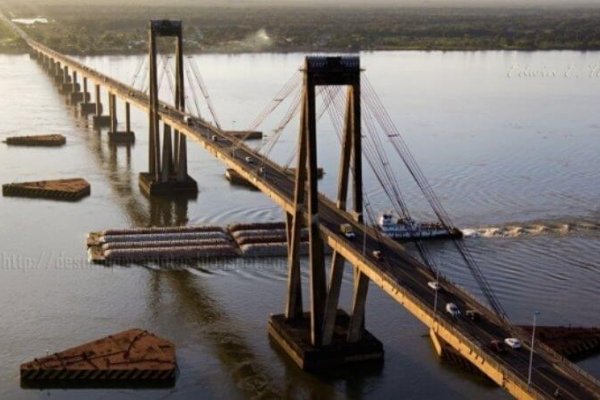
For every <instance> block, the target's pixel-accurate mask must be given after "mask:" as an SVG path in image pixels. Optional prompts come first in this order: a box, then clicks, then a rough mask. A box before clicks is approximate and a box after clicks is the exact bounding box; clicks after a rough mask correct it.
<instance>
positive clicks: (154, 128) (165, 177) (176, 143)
mask: <svg viewBox="0 0 600 400" xmlns="http://www.w3.org/2000/svg"><path fill="white" fill-rule="evenodd" d="M159 37H174V38H175V41H176V45H175V60H176V61H175V63H176V65H175V88H176V89H175V107H176V109H177V110H180V111H184V110H185V89H184V75H183V28H182V24H181V21H170V20H154V21H150V26H149V57H150V72H149V79H150V85H149V88H150V93H149V107H148V108H149V113H148V116H149V136H150V137H149V146H148V147H149V154H148V158H149V160H148V161H149V162H148V172H147V173H141V174H140V182H139V183H140V188H141V189H142V191H143V192H145V193H146V194H148V195H159V196H160V195H184V196H192V197H195V196H196V194H197V193H198V185H197V184H196V181H195V180H194V179H192V178H191V177H190V176H189V175H188V173H187V143H186V137H185V135H184V134H182V133H180V132H179V131H177V130H175V131H174V132H173V137H172V135H171V133H172V130H171V126H169V125H167V124H163V140H162V150H161V140H160V130H161V129H160V128H161V127H160V119H159V106H160V102H159V99H158V89H159V88H158V70H157V50H156V45H157V39H158V38H159Z"/></svg>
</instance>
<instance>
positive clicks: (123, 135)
mask: <svg viewBox="0 0 600 400" xmlns="http://www.w3.org/2000/svg"><path fill="white" fill-rule="evenodd" d="M108 140H109V141H110V142H111V143H114V144H132V143H135V133H133V132H132V131H116V132H112V131H110V132H108Z"/></svg>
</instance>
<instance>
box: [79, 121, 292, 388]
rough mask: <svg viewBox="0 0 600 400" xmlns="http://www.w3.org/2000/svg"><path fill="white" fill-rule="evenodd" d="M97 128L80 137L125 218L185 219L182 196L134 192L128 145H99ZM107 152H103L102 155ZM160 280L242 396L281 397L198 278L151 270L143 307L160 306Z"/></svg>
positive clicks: (139, 221)
mask: <svg viewBox="0 0 600 400" xmlns="http://www.w3.org/2000/svg"><path fill="white" fill-rule="evenodd" d="M101 134H102V131H100V130H91V129H89V135H86V141H87V142H88V147H89V149H90V152H91V153H92V154H93V155H94V157H93V158H94V159H95V160H96V162H97V164H98V167H99V168H100V169H101V170H103V171H105V172H106V173H107V175H108V176H107V181H108V182H109V184H110V186H111V188H112V190H113V191H114V193H116V195H117V197H118V200H117V201H118V202H119V203H120V204H122V205H123V206H124V209H125V212H126V213H127V216H128V217H129V218H130V220H131V222H133V224H134V225H136V226H174V225H184V224H186V223H187V221H188V201H189V200H188V199H186V198H175V199H150V198H145V197H143V196H142V195H138V196H136V195H135V194H134V192H135V187H136V186H137V176H136V174H134V173H133V172H132V170H131V148H130V146H118V147H117V146H112V145H109V146H108V147H106V146H104V145H103V143H102V140H101ZM107 152H108V153H107ZM121 153H124V155H125V164H124V165H123V166H121V165H120V163H119V155H120V154H121ZM164 283H166V284H167V285H169V286H170V287H171V288H172V290H173V292H174V294H175V296H176V299H177V301H176V303H177V305H178V306H177V307H176V312H177V313H181V314H184V315H183V316H182V318H184V319H186V320H190V319H192V320H193V321H194V323H195V326H196V327H198V328H199V330H200V331H201V333H202V335H203V336H204V338H205V340H203V342H208V343H209V344H210V347H211V348H212V350H213V352H214V354H215V355H216V356H217V358H218V359H219V361H220V362H221V364H222V365H223V366H224V367H225V368H226V369H227V371H229V374H230V377H231V379H232V380H233V382H234V383H235V386H236V387H237V388H238V389H239V390H240V391H241V392H242V393H243V395H244V396H245V397H251V398H257V399H260V398H264V399H267V398H275V397H281V395H280V394H278V392H279V391H278V390H277V389H275V388H274V387H273V386H272V385H273V382H274V379H272V378H271V377H270V376H268V374H267V368H266V367H265V366H263V365H261V364H260V362H259V361H258V360H257V357H256V356H255V355H254V353H253V352H252V350H251V348H250V346H248V344H247V343H246V342H245V340H244V338H243V337H242V336H240V335H239V334H238V333H237V332H239V329H235V326H234V325H235V324H234V322H233V321H231V320H230V318H229V317H228V316H227V314H226V313H225V312H224V311H223V310H221V309H220V304H219V302H218V301H216V300H215V299H214V298H212V297H211V296H210V295H209V294H208V292H209V291H208V289H207V288H206V287H203V286H200V285H201V282H199V281H198V280H195V279H194V276H193V275H191V274H190V273H188V272H187V271H184V270H168V271H163V270H154V271H152V272H151V279H150V282H149V289H150V290H149V298H148V302H149V308H150V310H151V313H152V315H153V317H155V318H156V317H157V315H158V314H159V313H160V311H161V310H159V309H157V307H153V306H154V305H156V304H160V298H161V294H163V292H164V289H165V287H164Z"/></svg>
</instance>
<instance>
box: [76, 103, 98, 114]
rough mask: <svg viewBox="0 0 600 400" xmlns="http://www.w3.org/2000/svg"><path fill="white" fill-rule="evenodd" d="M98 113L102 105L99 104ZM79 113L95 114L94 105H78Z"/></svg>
mask: <svg viewBox="0 0 600 400" xmlns="http://www.w3.org/2000/svg"><path fill="white" fill-rule="evenodd" d="M100 111H102V104H100ZM79 112H80V113H81V115H90V114H95V113H96V103H81V104H79Z"/></svg>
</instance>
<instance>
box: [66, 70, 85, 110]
mask: <svg viewBox="0 0 600 400" xmlns="http://www.w3.org/2000/svg"><path fill="white" fill-rule="evenodd" d="M69 96H70V97H69V100H70V103H71V104H73V105H77V104H78V103H79V102H81V101H82V100H83V93H81V86H80V85H79V82H78V81H77V71H73V84H72V85H71V93H70V94H69Z"/></svg>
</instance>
